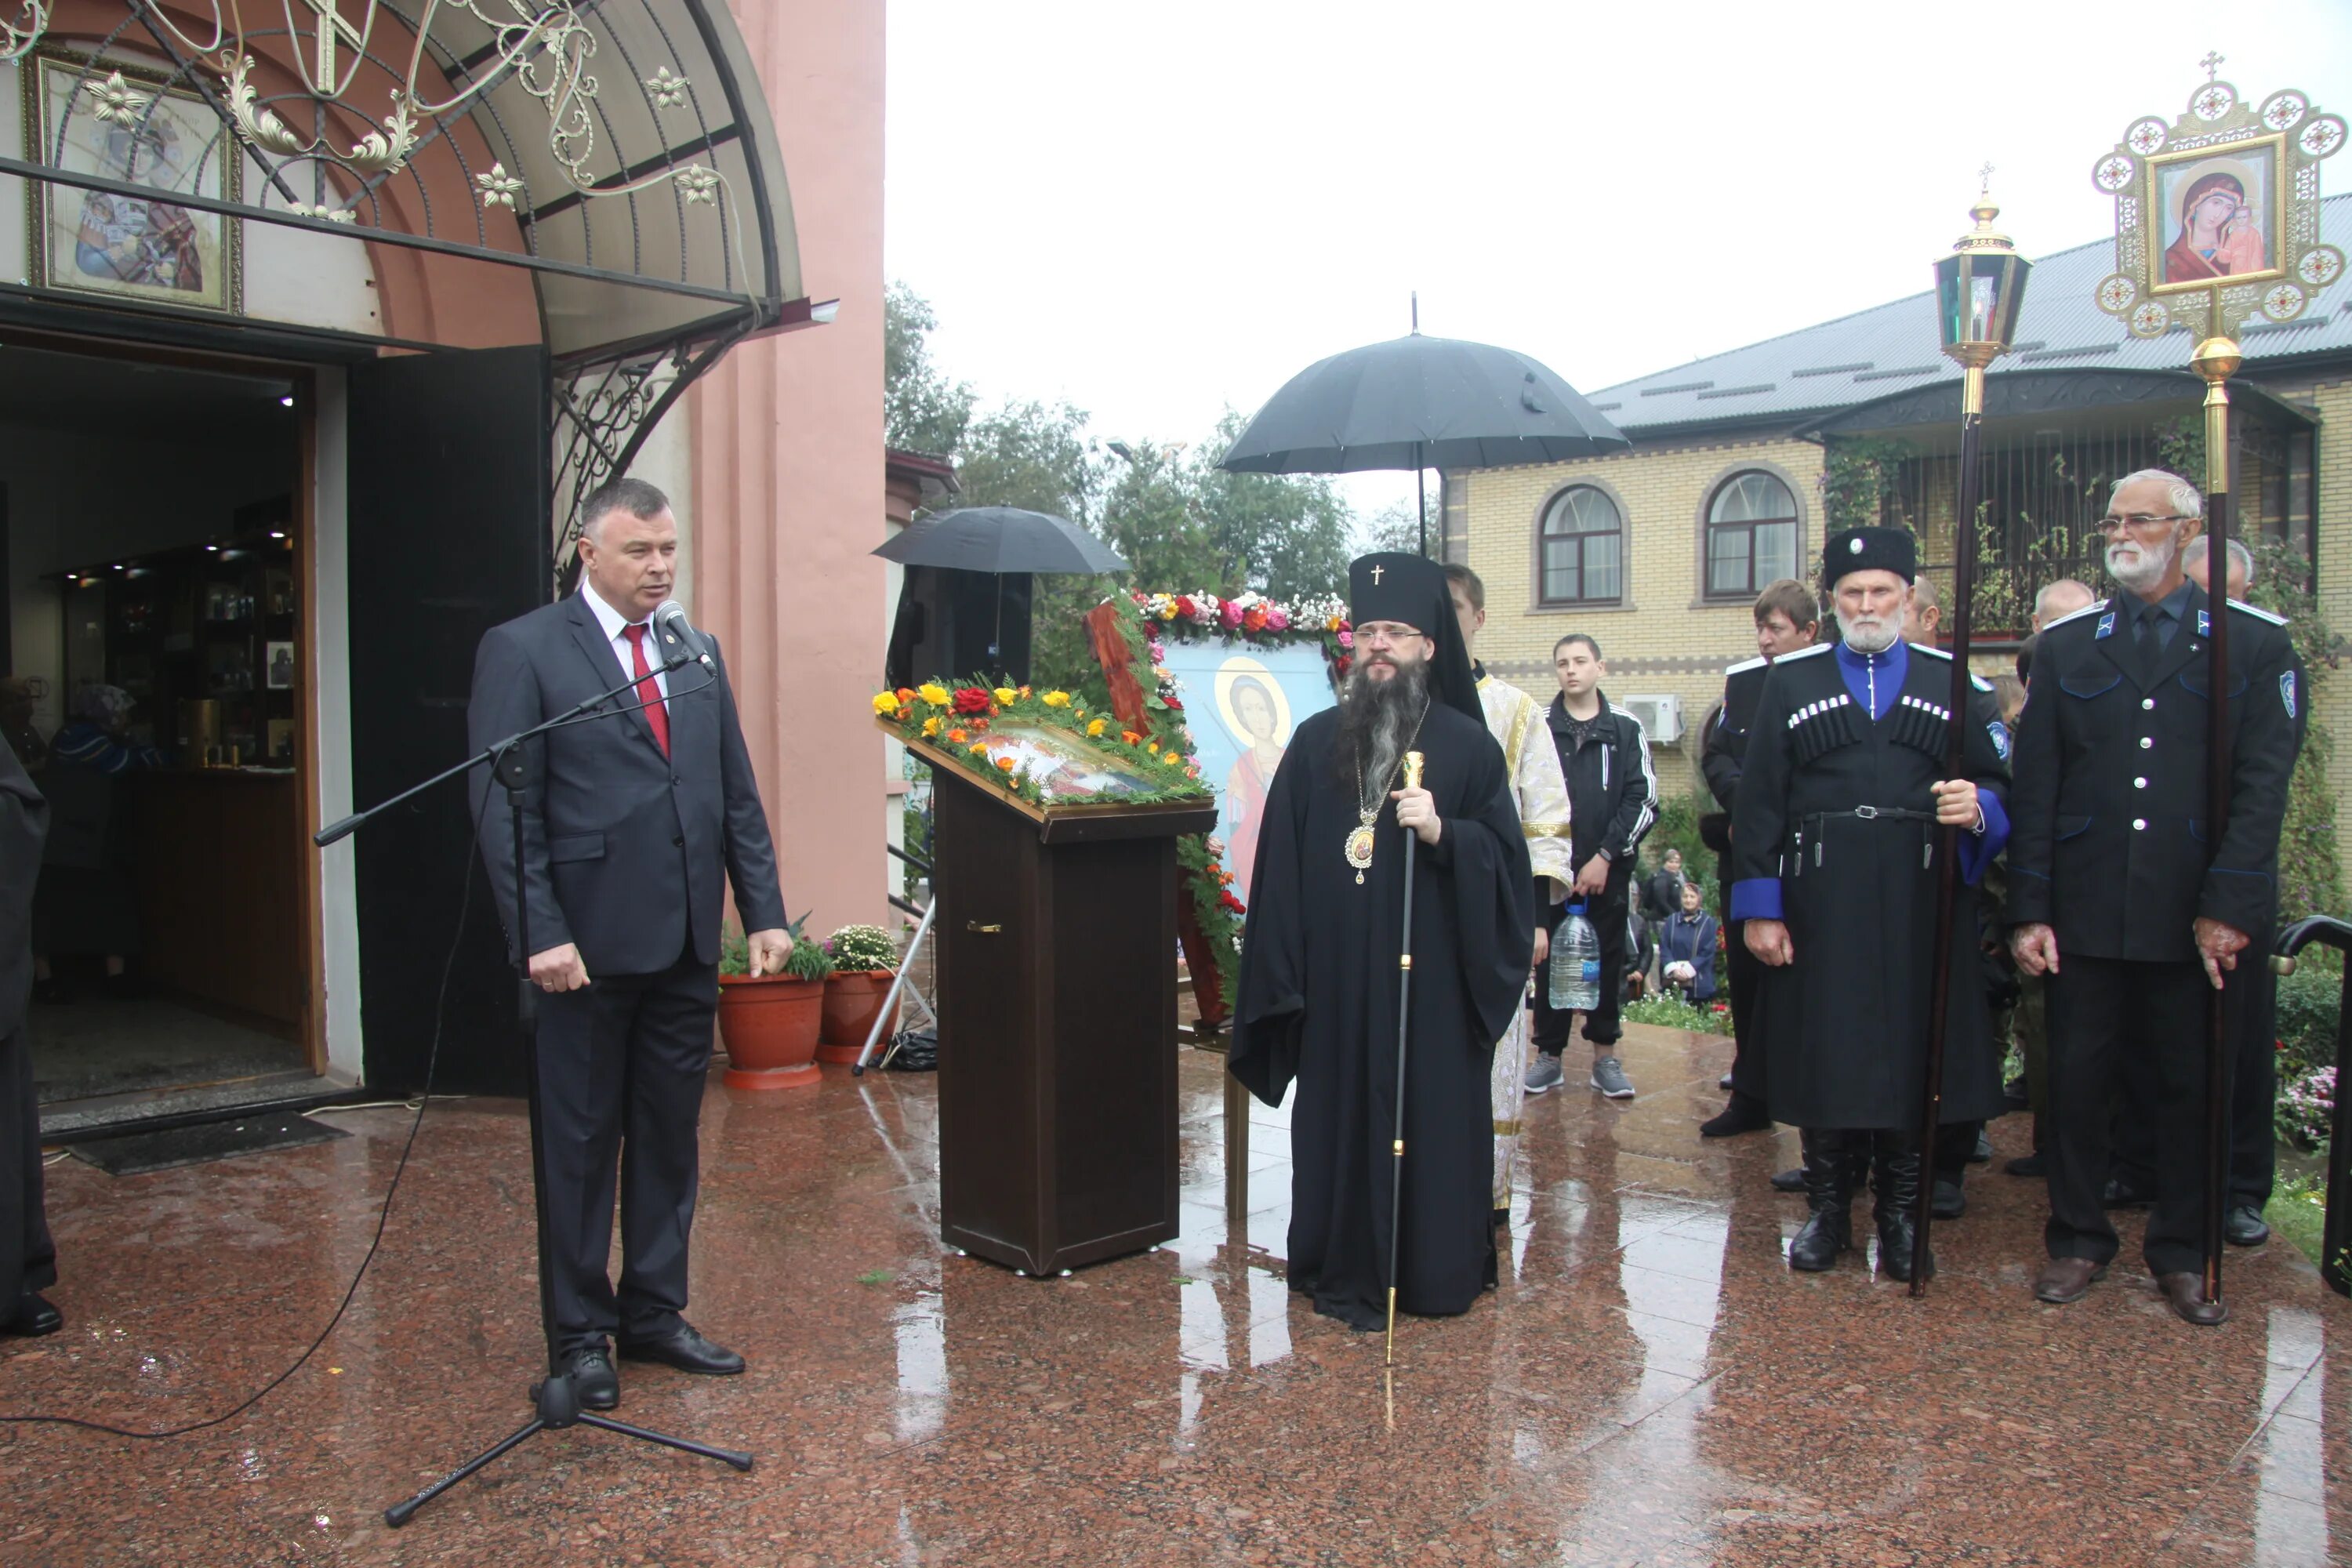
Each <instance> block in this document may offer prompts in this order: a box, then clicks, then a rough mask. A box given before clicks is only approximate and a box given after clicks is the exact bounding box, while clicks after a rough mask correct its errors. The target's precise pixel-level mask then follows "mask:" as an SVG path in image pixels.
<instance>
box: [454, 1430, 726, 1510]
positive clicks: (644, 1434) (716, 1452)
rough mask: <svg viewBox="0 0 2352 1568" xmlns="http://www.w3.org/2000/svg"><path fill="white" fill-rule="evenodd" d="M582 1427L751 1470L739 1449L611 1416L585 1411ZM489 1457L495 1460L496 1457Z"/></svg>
mask: <svg viewBox="0 0 2352 1568" xmlns="http://www.w3.org/2000/svg"><path fill="white" fill-rule="evenodd" d="M580 1425H582V1426H602V1427H603V1428H604V1430H605V1431H607V1432H618V1433H620V1434H621V1435H622V1436H625V1437H636V1438H641V1439H643V1440H644V1441H646V1442H648V1443H659V1444H662V1445H663V1446H664V1447H671V1448H679V1449H683V1450H685V1451H686V1452H687V1453H689V1454H699V1455H701V1456H702V1457H703V1458H706V1459H717V1460H718V1461H719V1463H720V1464H722V1465H732V1466H734V1467H735V1468H737V1469H739V1470H748V1469H750V1468H751V1455H749V1454H746V1453H743V1452H741V1451H740V1450H738V1449H735V1448H714V1447H711V1446H710V1445H709V1444H708V1443H697V1442H694V1441H692V1440H690V1439H688V1438H685V1437H672V1436H666V1435H665V1434H663V1433H660V1432H648V1431H646V1429H645V1428H644V1427H642V1426H630V1425H629V1424H628V1423H627V1422H625V1421H615V1420H614V1419H613V1418H612V1417H611V1416H609V1415H590V1414H589V1413H588V1412H586V1411H584V1410H583V1411H582V1412H581V1413H580ZM488 1457H490V1458H495V1457H496V1455H495V1454H493V1455H491V1456H488ZM451 1479H457V1478H456V1477H453V1478H451ZM443 1484H444V1485H446V1484H447V1483H446V1482H445V1483H443ZM426 1495H427V1496H430V1495H431V1494H430V1493H427V1494H426Z"/></svg>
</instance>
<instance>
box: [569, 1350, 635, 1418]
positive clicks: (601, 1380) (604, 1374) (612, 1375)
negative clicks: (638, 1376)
mask: <svg viewBox="0 0 2352 1568" xmlns="http://www.w3.org/2000/svg"><path fill="white" fill-rule="evenodd" d="M563 1370H564V1373H566V1374H567V1375H568V1376H570V1378H571V1379H572V1396H573V1397H574V1398H576V1399H578V1400H579V1401H580V1408H581V1409H583V1410H612V1409H615V1408H617V1407H618V1406H619V1405H620V1403H621V1374H620V1373H618V1372H615V1371H614V1369H613V1352H610V1351H608V1350H606V1349H605V1348H604V1346H603V1345H601V1344H594V1345H582V1346H581V1347H580V1348H579V1349H578V1350H575V1351H573V1352H572V1353H571V1354H570V1355H568V1356H565V1357H564V1358H563Z"/></svg>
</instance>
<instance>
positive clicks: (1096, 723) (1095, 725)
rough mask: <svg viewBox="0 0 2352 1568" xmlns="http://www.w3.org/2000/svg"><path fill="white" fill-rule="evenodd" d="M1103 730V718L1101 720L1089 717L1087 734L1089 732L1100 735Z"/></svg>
mask: <svg viewBox="0 0 2352 1568" xmlns="http://www.w3.org/2000/svg"><path fill="white" fill-rule="evenodd" d="M1102 732H1103V721H1101V720H1099V719H1089V720H1087V734H1089V735H1099V734H1101V733H1102Z"/></svg>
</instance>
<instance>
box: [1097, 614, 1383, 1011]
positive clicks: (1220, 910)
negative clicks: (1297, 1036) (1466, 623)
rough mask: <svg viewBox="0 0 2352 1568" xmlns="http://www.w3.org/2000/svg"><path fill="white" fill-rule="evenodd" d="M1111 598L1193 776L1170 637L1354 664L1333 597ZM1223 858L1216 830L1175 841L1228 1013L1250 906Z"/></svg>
mask: <svg viewBox="0 0 2352 1568" xmlns="http://www.w3.org/2000/svg"><path fill="white" fill-rule="evenodd" d="M1108 604H1109V605H1110V606H1111V607H1112V608H1113V610H1114V611H1115V612H1116V613H1117V615H1118V627H1119V632H1120V634H1121V636H1122V637H1124V638H1125V640H1126V642H1127V645H1128V649H1129V654H1130V656H1131V658H1132V661H1133V663H1134V664H1135V665H1136V666H1138V667H1139V671H1140V669H1141V668H1148V669H1150V672H1151V677H1152V679H1150V681H1148V682H1143V681H1139V684H1140V685H1141V686H1142V687H1143V691H1144V699H1143V701H1144V707H1145V709H1146V710H1148V711H1149V712H1150V715H1151V723H1152V726H1153V730H1154V731H1155V733H1156V735H1157V736H1158V738H1159V740H1160V743H1161V744H1163V745H1164V746H1166V747H1168V748H1170V749H1172V750H1175V751H1178V752H1181V753H1182V755H1183V756H1184V758H1185V760H1186V762H1187V763H1188V764H1189V765H1191V766H1192V768H1193V769H1194V773H1195V776H1198V769H1199V765H1200V764H1199V763H1198V761H1197V760H1196V758H1195V755H1194V748H1193V744H1192V731H1191V728H1190V724H1189V721H1188V720H1187V719H1186V717H1185V713H1184V702H1183V699H1182V698H1181V697H1180V696H1179V695H1178V694H1177V689H1176V679H1175V677H1174V676H1172V675H1171V674H1170V673H1169V670H1168V663H1167V660H1168V639H1170V638H1171V637H1172V638H1174V639H1175V640H1177V641H1179V642H1188V643H1189V642H1201V641H1205V640H1207V639H1208V638H1211V637H1216V638H1221V639H1223V640H1226V641H1240V642H1244V643H1249V644H1253V645H1255V646H1257V647H1289V646H1292V645H1295V644H1297V643H1302V642H1313V643H1316V644H1318V645H1319V646H1320V647H1321V648H1322V649H1323V658H1324V661H1325V663H1326V664H1327V665H1328V666H1329V668H1330V670H1331V678H1332V679H1333V680H1334V681H1337V680H1339V679H1344V678H1345V677H1346V676H1347V673H1348V670H1349V667H1350V665H1351V664H1352V663H1353V662H1354V658H1355V645H1356V636H1355V628H1354V627H1353V626H1350V625H1349V620H1348V615H1347V605H1345V604H1344V603H1343V602H1342V601H1340V600H1339V598H1337V597H1335V596H1332V595H1324V596H1322V597H1320V598H1315V599H1307V600H1303V601H1301V602H1299V603H1297V604H1295V605H1282V604H1277V603H1276V602H1275V601H1274V600H1272V599H1269V598H1267V597H1266V596H1265V595H1263V594H1256V593H1247V594H1240V595H1235V596H1234V597H1233V598H1230V599H1225V598H1220V597H1219V596H1218V595H1214V594H1212V593H1209V592H1207V591H1205V590H1204V591H1202V592H1200V593H1197V594H1147V593H1143V592H1141V591H1139V590H1137V591H1132V592H1129V593H1128V594H1125V595H1112V597H1111V598H1110V599H1109V600H1108ZM1224 856H1225V845H1224V842H1223V840H1222V839H1220V838H1217V837H1214V836H1213V835H1208V834H1202V835H1200V836H1197V837H1184V838H1180V839H1178V840H1177V841H1176V863H1177V865H1178V866H1179V867H1181V868H1182V869H1183V870H1185V871H1186V872H1188V873H1190V875H1188V876H1186V877H1185V878H1184V879H1183V881H1184V885H1185V886H1186V887H1187V888H1188V889H1190V890H1191V893H1192V915H1193V919H1194V921H1195V922H1196V923H1197V924H1198V925H1199V926H1200V929H1201V934H1202V937H1204V938H1205V939H1207V942H1208V943H1209V946H1210V950H1211V951H1212V952H1214V953H1216V954H1218V955H1219V959H1220V962H1219V963H1218V970H1219V973H1218V982H1219V987H1220V989H1221V990H1222V991H1223V994H1224V999H1225V1005H1226V1007H1227V1009H1228V1010H1229V1011H1230V1009H1231V1008H1232V1006H1233V1004H1234V982H1235V979H1236V976H1237V972H1238V970H1239V968H1240V965H1239V963H1238V962H1237V960H1238V955H1239V954H1240V952H1241V945H1242V917H1243V916H1244V914H1245V913H1246V912H1247V910H1246V909H1245V907H1244V905H1243V903H1242V900H1241V899H1240V898H1239V897H1238V896H1236V895H1235V893H1234V876H1233V873H1232V872H1231V871H1228V870H1226V869H1225V868H1224V864H1223V861H1224ZM1227 955H1232V956H1227Z"/></svg>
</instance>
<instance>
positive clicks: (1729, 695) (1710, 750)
mask: <svg viewBox="0 0 2352 1568" xmlns="http://www.w3.org/2000/svg"><path fill="white" fill-rule="evenodd" d="M1770 668H1772V664H1771V661H1770V660H1769V659H1766V658H1749V659H1742V660H1741V661H1740V662H1739V663H1738V664H1735V665H1733V666H1731V667H1730V668H1727V669H1726V670H1725V671H1724V672H1723V711H1722V712H1721V713H1718V714H1717V715H1716V720H1715V728H1714V729H1712V730H1710V731H1707V736H1706V750H1705V751H1704V752H1701V753H1700V754H1699V760H1698V771H1699V773H1701V774H1703V775H1704V776H1705V777H1706V788H1707V793H1708V794H1709V795H1713V796H1715V804H1716V805H1719V806H1721V807H1722V808H1723V809H1724V810H1726V811H1729V810H1730V809H1731V808H1732V806H1733V805H1734V804H1735V803H1736V802H1737V801H1738V798H1739V774H1740V772H1741V770H1742V769H1743V768H1744V767H1745V766H1746V765H1747V759H1748V728H1749V727H1750V726H1751V725H1752V724H1753V723H1754V722H1755V721H1756V702H1757V700H1758V699H1759V698H1760V697H1762V696H1763V695H1764V676H1765V672H1766V671H1768V670H1769V669H1770Z"/></svg>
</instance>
